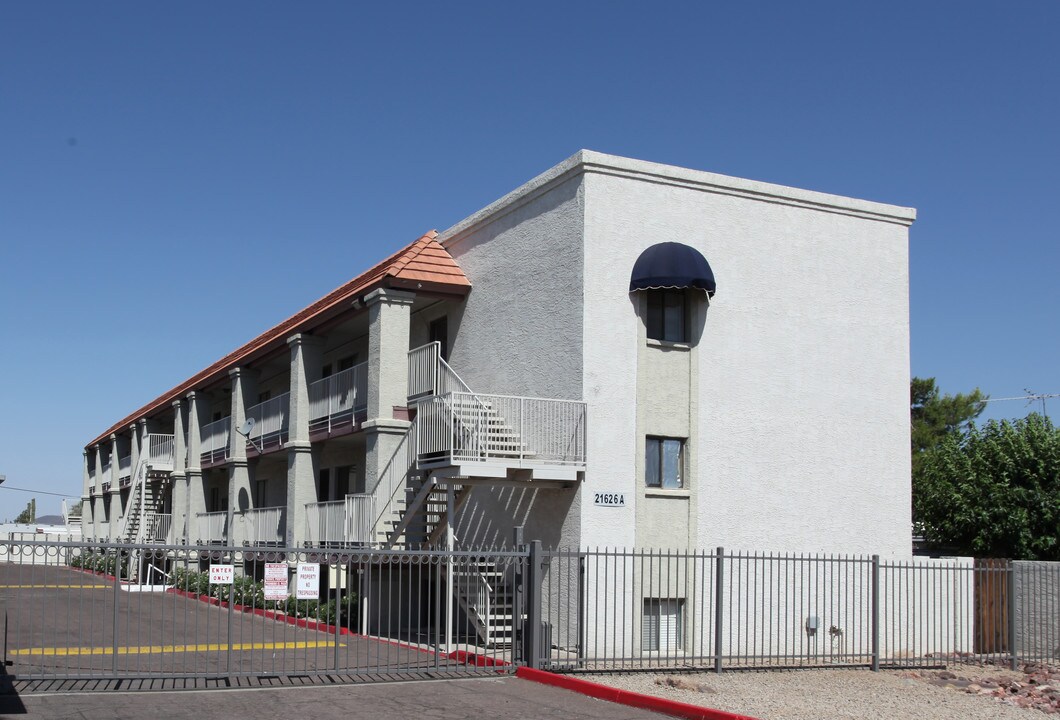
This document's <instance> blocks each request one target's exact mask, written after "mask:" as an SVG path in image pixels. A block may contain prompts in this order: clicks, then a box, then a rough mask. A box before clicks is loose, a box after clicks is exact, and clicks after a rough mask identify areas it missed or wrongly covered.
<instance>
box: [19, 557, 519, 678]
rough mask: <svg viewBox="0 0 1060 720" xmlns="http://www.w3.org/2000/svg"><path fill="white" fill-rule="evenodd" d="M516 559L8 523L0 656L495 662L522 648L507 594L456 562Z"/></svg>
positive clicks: (91, 674)
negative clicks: (99, 535) (82, 532)
mask: <svg viewBox="0 0 1060 720" xmlns="http://www.w3.org/2000/svg"><path fill="white" fill-rule="evenodd" d="M525 561H526V553H525V552H505V551H493V552H489V553H485V552H475V553H463V552H450V553H445V552H417V551H386V550H367V549H366V550H355V551H348V552H347V551H336V550H324V549H307V548H275V547H261V548H253V547H249V548H247V547H238V548H237V547H218V546H192V547H188V546H158V545H146V544H144V545H111V544H103V545H99V544H89V543H74V542H62V543H60V542H23V541H16V540H11V539H8V540H5V541H0V585H3V587H4V588H5V596H6V597H5V600H6V603H4V606H3V608H4V610H5V614H4V616H3V618H0V619H2V621H3V622H4V623H5V627H4V628H3V629H4V630H5V631H6V633H5V643H4V646H3V650H4V658H3V660H4V661H5V662H6V663H7V667H6V671H7V674H8V676H9V677H10V678H12V679H14V680H23V679H25V680H31V679H36V680H41V679H43V680H68V679H113V678H199V677H238V676H306V675H330V676H334V675H336V674H342V675H362V676H374V677H385V676H388V675H389V676H397V677H405V678H407V677H409V676H417V675H427V676H439V675H447V674H468V673H488V674H491V675H494V674H496V673H497V672H508V671H512V670H514V667H515V666H514V665H513V664H512V663H511V662H510V660H511V658H512V657H513V656H515V657H518V656H519V651H518V648H517V646H516V645H515V643H517V638H516V637H515V634H514V632H513V631H512V627H513V626H512V623H511V618H510V613H511V605H510V603H509V602H508V601H507V600H506V597H505V595H504V589H502V588H501V587H500V586H499V585H495V586H494V587H492V588H491V589H490V590H483V589H482V587H480V586H475V589H474V593H473V594H472V593H470V592H468V591H466V590H465V587H466V585H467V583H466V582H465V578H467V577H469V576H479V575H481V574H482V573H483V572H484V568H486V567H488V568H490V572H491V573H493V574H495V575H496V576H498V577H513V578H514V577H521V576H522V570H523V567H524V566H525ZM483 593H488V594H489V597H487V598H485V599H486V603H485V604H486V605H488V606H489V607H490V608H492V609H491V610H489V611H486V610H485V609H484V608H483V607H482V606H481V604H482V602H483ZM487 612H489V613H492V615H491V616H487V615H484V613H487ZM483 627H488V628H490V633H491V634H490V635H489V636H488V639H487V636H486V635H484V633H483V630H482V628H483ZM501 628H503V629H504V631H503V632H502V631H501Z"/></svg>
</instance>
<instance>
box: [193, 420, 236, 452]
mask: <svg viewBox="0 0 1060 720" xmlns="http://www.w3.org/2000/svg"><path fill="white" fill-rule="evenodd" d="M231 432H232V418H230V417H226V418H221V419H220V420H214V421H213V422H212V423H207V424H206V425H203V426H202V428H201V429H200V430H199V445H200V447H199V450H200V453H201V460H202V462H204V463H215V462H221V461H222V460H226V459H227V458H228V455H229V453H228V436H229V434H230V433H231Z"/></svg>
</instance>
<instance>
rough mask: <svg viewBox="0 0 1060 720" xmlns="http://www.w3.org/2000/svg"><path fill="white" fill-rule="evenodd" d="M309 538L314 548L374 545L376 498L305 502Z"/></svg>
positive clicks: (355, 497) (361, 497)
mask: <svg viewBox="0 0 1060 720" xmlns="http://www.w3.org/2000/svg"><path fill="white" fill-rule="evenodd" d="M305 509H306V539H307V540H308V541H309V543H310V544H311V545H327V544H331V543H343V544H348V543H354V544H358V545H367V544H369V543H371V542H372V527H373V525H374V523H375V498H373V497H372V496H371V495H367V494H356V495H347V496H346V498H345V499H344V500H332V501H330V502H318V503H306V506H305Z"/></svg>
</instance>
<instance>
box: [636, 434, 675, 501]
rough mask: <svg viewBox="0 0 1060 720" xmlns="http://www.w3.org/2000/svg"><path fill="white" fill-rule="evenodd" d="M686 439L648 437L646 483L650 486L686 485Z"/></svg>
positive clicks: (645, 464) (645, 469)
mask: <svg viewBox="0 0 1060 720" xmlns="http://www.w3.org/2000/svg"><path fill="white" fill-rule="evenodd" d="M684 464H685V441H684V440H683V439H681V438H662V437H650V436H649V437H648V443H647V446H646V447H645V451H644V483H645V485H647V486H648V487H655V488H666V489H675V488H682V487H684V486H685V485H684Z"/></svg>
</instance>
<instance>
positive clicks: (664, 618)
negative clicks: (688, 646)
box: [640, 598, 685, 653]
mask: <svg viewBox="0 0 1060 720" xmlns="http://www.w3.org/2000/svg"><path fill="white" fill-rule="evenodd" d="M684 605H685V601H684V600H682V599H675V598H644V614H643V615H642V616H641V630H640V647H641V650H642V651H643V652H658V653H668V652H674V651H676V650H680V649H681V648H682V647H683V640H682V638H683V636H684V618H683V615H684Z"/></svg>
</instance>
